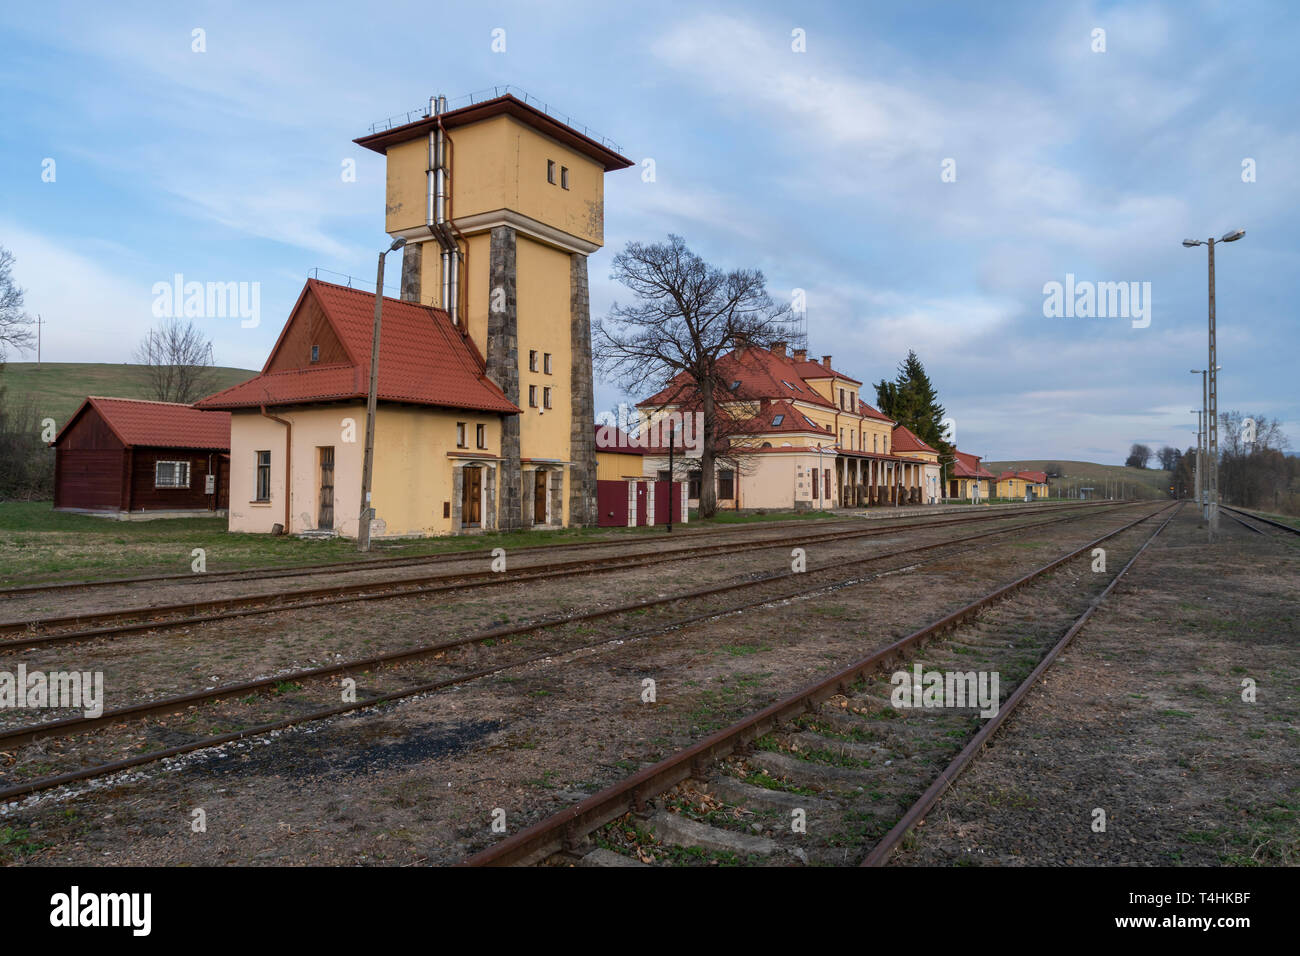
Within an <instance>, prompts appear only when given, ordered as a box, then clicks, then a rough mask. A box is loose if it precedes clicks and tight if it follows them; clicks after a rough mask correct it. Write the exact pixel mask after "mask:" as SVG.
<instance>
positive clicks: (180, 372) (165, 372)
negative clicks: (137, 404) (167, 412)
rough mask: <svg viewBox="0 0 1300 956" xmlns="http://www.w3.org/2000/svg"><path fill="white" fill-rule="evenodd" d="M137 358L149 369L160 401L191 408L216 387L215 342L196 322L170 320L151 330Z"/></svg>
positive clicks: (154, 393)
mask: <svg viewBox="0 0 1300 956" xmlns="http://www.w3.org/2000/svg"><path fill="white" fill-rule="evenodd" d="M134 358H135V361H136V363H137V364H139V365H143V366H145V367H146V368H147V369H148V375H149V392H150V397H152V398H153V399H154V400H156V401H159V402H181V403H183V404H186V405H188V404H190V403H191V402H194V401H197V400H198V399H200V398H202V397H203V396H204V395H207V394H208V393H210V392H212V391H213V389H214V388H215V387H216V379H215V377H214V375H213V373H212V342H211V341H210V340H209V339H207V338H206V337H205V336H204V335H203V333H202V332H200V331H199V330H198V328H197V327H196V326H195V325H194V323H193V322H187V323H185V324H184V325H182V324H181V321H180V320H179V319H168V320H167V321H165V322H163V323H162V324H161V325H159V326H158V327H157V328H155V329H151V330H150V331H149V334H148V335H147V336H145V338H144V340H143V341H142V342H141V343H140V344H139V345H138V346H137V347H136V350H135V353H134Z"/></svg>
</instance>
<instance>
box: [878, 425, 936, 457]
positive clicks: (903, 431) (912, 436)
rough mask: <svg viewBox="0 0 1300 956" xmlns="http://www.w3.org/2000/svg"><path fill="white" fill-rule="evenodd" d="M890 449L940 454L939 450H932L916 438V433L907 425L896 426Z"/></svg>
mask: <svg viewBox="0 0 1300 956" xmlns="http://www.w3.org/2000/svg"><path fill="white" fill-rule="evenodd" d="M889 447H890V448H892V449H894V451H928V452H933V453H934V454H936V455H937V454H939V449H937V448H931V447H930V446H929V445H927V444H926V443H925V442H923V441H921V439H919V438H917V437H916V432H914V431H912V430H911V429H910V428H908V427H907V426H906V425H895V426H894V437H893V440H892V441H891V442H890V443H889Z"/></svg>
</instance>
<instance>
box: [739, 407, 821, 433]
mask: <svg viewBox="0 0 1300 956" xmlns="http://www.w3.org/2000/svg"><path fill="white" fill-rule="evenodd" d="M778 418H780V420H781V421H780V423H779V424H778V422H777V419H778ZM729 431H730V432H731V433H732V434H736V433H741V432H750V433H754V434H760V435H761V434H767V433H768V432H815V433H816V434H818V435H829V434H831V430H830V429H829V428H824V427H822V426H821V425H818V424H817V423H816V422H814V421H813V420H812V419H811V418H809V417H808V416H806V415H805V414H804V413H803V412H801V411H800V410H799V409H797V408H795V406H794V405H793V404H791V403H790V402H786V401H776V402H771V403H769V404H768V406H767V407H766V408H759V410H758V412H757V413H756V414H755V415H753V416H752V417H751V418H746V419H743V420H741V421H738V422H736V423H735V424H734V425H733V426H732V427H731V428H730V429H729Z"/></svg>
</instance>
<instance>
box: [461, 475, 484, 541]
mask: <svg viewBox="0 0 1300 956" xmlns="http://www.w3.org/2000/svg"><path fill="white" fill-rule="evenodd" d="M464 470H465V480H464V482H463V491H462V496H461V502H460V523H461V524H462V525H464V526H465V527H467V528H477V527H478V526H479V525H480V524H481V523H482V520H483V516H482V512H481V506H482V497H483V469H482V468H479V467H477V466H470V467H466V468H465V469H464Z"/></svg>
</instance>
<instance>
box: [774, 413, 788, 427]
mask: <svg viewBox="0 0 1300 956" xmlns="http://www.w3.org/2000/svg"><path fill="white" fill-rule="evenodd" d="M783 421H785V416H784V415H774V416H772V424H773V425H780V424H781V423H782V422H783Z"/></svg>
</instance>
